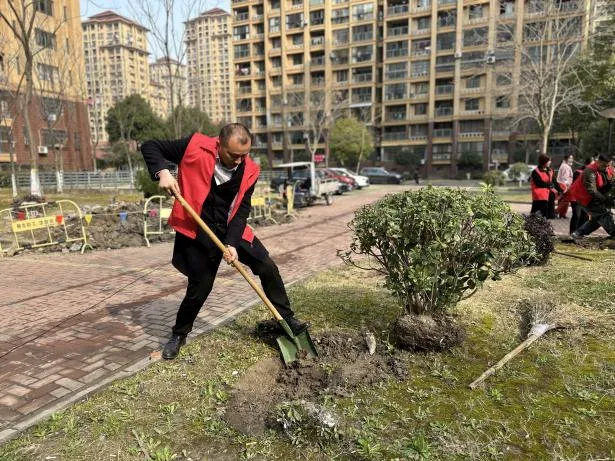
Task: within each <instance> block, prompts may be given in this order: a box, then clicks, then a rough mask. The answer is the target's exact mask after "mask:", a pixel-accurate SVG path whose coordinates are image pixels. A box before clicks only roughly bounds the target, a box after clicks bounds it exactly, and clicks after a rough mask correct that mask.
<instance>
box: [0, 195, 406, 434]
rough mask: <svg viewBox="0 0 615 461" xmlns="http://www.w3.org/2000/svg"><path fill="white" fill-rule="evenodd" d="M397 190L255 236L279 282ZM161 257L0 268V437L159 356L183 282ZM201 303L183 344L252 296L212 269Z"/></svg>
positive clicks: (152, 252) (42, 258)
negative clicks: (211, 283) (362, 211)
mask: <svg viewBox="0 0 615 461" xmlns="http://www.w3.org/2000/svg"><path fill="white" fill-rule="evenodd" d="M399 190H401V188H400V187H396V186H391V187H383V186H372V187H371V188H370V189H369V190H366V191H361V192H355V193H352V194H348V195H347V196H345V197H341V198H339V199H338V200H336V201H335V203H334V204H333V206H330V207H328V206H324V205H316V206H314V207H312V208H309V209H307V210H304V211H302V213H301V216H300V218H299V219H297V220H296V221H294V222H293V223H290V224H283V225H280V226H270V227H266V228H259V229H257V232H256V233H257V235H258V236H259V237H260V238H261V239H262V240H263V242H264V243H265V245H266V246H267V247H268V249H269V251H270V253H271V255H272V257H273V258H274V259H275V260H276V262H277V263H278V265H279V267H280V272H281V274H282V276H283V277H284V279H285V281H286V282H287V283H288V282H291V281H293V280H296V279H300V278H304V277H307V276H309V275H312V274H314V273H317V272H319V271H321V270H323V269H325V268H327V267H329V266H331V265H335V264H339V262H340V261H339V259H338V257H337V254H336V250H337V249H341V248H346V247H347V246H348V243H349V241H350V235H351V234H350V232H349V230H348V228H347V227H346V224H347V223H348V221H349V220H350V219H351V218H352V213H353V212H354V210H356V209H357V208H358V207H360V206H361V205H363V204H365V203H369V202H372V201H374V200H377V199H378V198H381V197H383V196H384V195H385V194H386V193H389V192H393V191H399ZM171 252H172V245H171V244H169V243H165V244H157V245H153V246H152V247H151V248H146V247H140V248H127V249H122V250H114V251H98V252H92V253H86V254H85V255H81V254H72V253H70V254H61V253H54V254H30V255H23V256H19V257H16V258H4V259H2V260H0V272H1V273H2V274H3V276H2V277H0V292H1V293H2V295H3V296H2V298H1V300H0V318H2V324H1V325H0V358H1V360H0V396H1V397H0V433H2V432H3V431H5V433H6V432H10V429H13V428H15V426H16V425H17V426H18V428H22V427H23V426H24V424H26V423H24V421H29V420H30V419H31V417H32V416H36V415H37V414H39V413H41V412H42V411H44V410H46V409H48V408H50V407H53V406H54V405H57V404H60V403H61V402H62V401H66V400H67V399H68V400H70V398H71V397H72V396H74V395H75V394H76V393H78V392H80V391H83V390H84V389H87V388H88V387H89V386H92V385H95V384H96V383H97V382H101V381H103V380H106V379H107V378H109V377H111V376H115V374H116V373H118V372H119V371H121V370H125V369H127V368H130V367H131V366H133V365H134V364H136V363H139V362H140V361H142V360H143V359H147V358H148V357H149V355H150V353H151V352H152V351H153V350H156V349H159V348H160V345H161V344H163V343H164V342H165V341H166V339H167V336H168V334H169V332H170V329H171V326H172V324H173V321H174V318H175V313H176V311H177V307H178V305H179V302H180V301H181V299H182V296H183V292H184V290H185V284H186V281H185V278H184V277H183V276H182V275H181V274H179V273H178V272H177V271H176V270H175V269H174V268H173V267H172V266H171V264H170V262H169V261H170V257H171ZM299 261H301V264H298V262H299ZM210 299H211V302H210V303H206V304H205V306H204V308H203V310H202V312H201V314H200V316H199V319H198V320H197V323H196V324H195V328H194V334H193V335H192V337H194V336H196V334H199V333H202V332H204V331H207V330H209V329H211V328H212V327H215V326H216V325H217V324H219V323H221V322H224V321H226V320H227V319H228V318H229V316H232V315H235V313H237V312H240V311H241V310H243V309H244V308H245V306H248V305H250V304H252V303H253V302H255V301H256V300H257V296H256V295H255V294H253V293H252V292H251V290H249V289H247V284H246V282H245V281H244V280H243V279H242V278H241V276H239V275H238V274H236V273H235V272H234V269H232V268H230V267H221V270H220V274H219V277H218V279H217V281H216V286H215V287H214V291H213V292H212V295H211V297H210ZM14 348H16V349H15V350H13V351H11V350H12V349H14ZM9 351H11V352H9ZM7 430H8V431H7Z"/></svg>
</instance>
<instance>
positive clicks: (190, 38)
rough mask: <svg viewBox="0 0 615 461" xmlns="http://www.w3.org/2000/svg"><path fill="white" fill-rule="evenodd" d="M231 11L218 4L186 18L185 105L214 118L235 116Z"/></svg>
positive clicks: (217, 119) (228, 119)
mask: <svg viewBox="0 0 615 461" xmlns="http://www.w3.org/2000/svg"><path fill="white" fill-rule="evenodd" d="M231 49H232V37H231V15H230V14H229V13H228V12H226V11H224V10H221V9H219V8H214V9H211V10H208V11H205V12H204V13H202V14H201V15H199V16H198V17H196V18H194V19H191V20H189V21H187V22H186V58H187V86H188V105H189V106H193V107H198V108H199V109H201V110H203V111H205V112H207V114H208V115H209V117H210V118H211V120H212V121H214V122H220V121H231V120H234V118H235V112H234V88H233V73H232V68H231V63H232V57H231V54H230V53H231Z"/></svg>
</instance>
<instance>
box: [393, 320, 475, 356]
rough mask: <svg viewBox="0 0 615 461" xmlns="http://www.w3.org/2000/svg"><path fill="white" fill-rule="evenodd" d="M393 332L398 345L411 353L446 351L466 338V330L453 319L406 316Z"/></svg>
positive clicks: (397, 321)
mask: <svg viewBox="0 0 615 461" xmlns="http://www.w3.org/2000/svg"><path fill="white" fill-rule="evenodd" d="M391 331H392V333H393V339H394V340H395V342H396V343H397V345H398V346H399V347H400V348H402V349H406V350H409V351H446V350H449V349H451V348H452V347H454V346H458V345H459V344H461V343H462V342H463V341H464V340H465V338H466V331H465V329H464V328H463V326H461V325H460V324H458V323H457V322H456V321H455V319H453V318H452V317H430V316H427V315H404V316H403V317H400V318H399V319H397V320H396V321H395V323H394V324H393V327H392V329H391Z"/></svg>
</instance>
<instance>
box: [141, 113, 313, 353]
mask: <svg viewBox="0 0 615 461" xmlns="http://www.w3.org/2000/svg"><path fill="white" fill-rule="evenodd" d="M251 145H252V135H251V134H250V131H249V130H248V129H247V128H246V127H245V126H244V125H242V124H240V123H231V124H228V125H226V126H224V127H223V128H222V130H220V135H219V137H218V138H212V137H209V136H205V135H203V134H201V133H194V134H193V135H191V136H189V137H187V138H185V139H180V140H176V141H160V140H151V141H147V142H145V143H144V144H143V146H142V147H141V152H142V154H143V158H144V159H145V163H146V164H147V168H148V170H149V173H150V175H151V177H152V179H154V180H158V181H159V183H160V187H161V188H162V189H164V190H166V191H167V192H170V193H177V194H179V193H181V194H183V196H184V198H185V199H186V201H187V202H188V204H189V205H191V206H192V208H194V209H195V210H197V212H199V210H200V216H201V218H202V219H203V221H205V223H206V224H207V225H208V226H209V227H210V228H211V229H212V231H213V232H214V233H215V234H216V236H217V237H218V238H219V239H220V240H221V241H222V242H223V243H224V244H225V245H226V248H227V251H226V252H225V253H222V252H221V251H220V249H218V247H216V245H215V244H214V242H213V241H212V240H211V239H210V238H209V237H208V236H207V235H206V234H205V233H204V232H203V231H202V230H201V228H200V227H198V226H197V224H196V222H195V221H194V220H193V219H192V218H191V217H190V215H189V214H188V212H187V211H186V210H185V209H184V208H183V207H182V205H181V204H180V203H179V201H176V202H175V204H174V205H173V210H172V212H171V216H170V217H169V225H171V226H172V227H173V228H174V229H175V231H176V235H175V246H174V247H173V260H172V263H173V265H174V266H175V268H176V269H177V270H179V271H180V272H181V273H182V274H184V275H185V276H186V277H188V288H187V290H186V295H185V297H184V300H183V301H182V303H181V304H180V306H179V310H178V311H177V318H176V320H175V326H174V327H173V330H172V334H171V338H170V339H169V341H168V342H167V344H166V345H165V346H164V350H163V352H162V357H163V358H165V359H174V358H175V357H177V355H178V354H179V350H180V348H181V347H182V346H183V345H184V344H185V343H186V336H187V335H188V333H190V331H191V330H192V325H193V323H194V321H195V319H196V317H197V315H198V313H199V311H200V309H201V307H202V306H203V304H204V303H205V300H206V299H207V296H208V295H209V293H210V292H211V290H212V287H213V283H214V280H215V278H216V273H217V271H218V267H219V266H220V262H221V260H222V259H224V260H225V261H226V262H227V263H228V264H231V263H232V262H233V261H235V260H239V262H241V263H243V264H245V265H247V266H248V267H249V268H250V269H251V270H252V272H253V273H254V274H255V275H258V276H259V277H260V280H261V285H262V287H263V290H264V292H265V294H266V295H267V297H268V298H269V299H270V300H271V302H272V303H273V305H274V306H275V307H276V308H277V310H278V312H279V313H280V314H281V315H282V317H283V318H284V319H285V320H286V321H287V322H288V324H289V326H290V328H291V329H292V331H293V332H294V333H295V334H299V333H301V332H302V331H304V330H306V329H307V328H308V326H309V325H308V324H307V323H304V322H301V321H300V320H298V319H297V318H295V317H294V314H293V311H292V310H291V307H290V301H289V299H288V296H287V294H286V289H285V287H284V282H283V281H282V277H281V276H280V273H279V271H278V267H277V266H276V264H275V263H274V262H273V260H272V259H271V258H270V257H269V253H268V252H267V249H266V248H265V247H264V245H263V244H262V243H261V242H260V240H258V239H257V238H256V237H255V236H254V234H253V232H252V229H251V228H250V226H248V225H247V224H246V221H247V219H248V216H249V215H250V209H251V198H252V193H253V192H254V187H255V185H256V182H257V180H258V175H259V168H258V166H257V165H256V164H255V163H254V162H253V161H252V160H251V159H250V157H249V153H250V147H251ZM169 162H171V163H174V164H176V165H178V180H176V179H175V178H174V177H173V175H172V174H171V172H170V171H169V169H168V163H169Z"/></svg>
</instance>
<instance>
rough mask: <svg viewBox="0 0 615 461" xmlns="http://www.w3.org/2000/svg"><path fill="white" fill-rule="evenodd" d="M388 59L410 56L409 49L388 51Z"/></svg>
mask: <svg viewBox="0 0 615 461" xmlns="http://www.w3.org/2000/svg"><path fill="white" fill-rule="evenodd" d="M386 56H387V58H401V57H405V56H408V48H396V49H393V50H387V52H386Z"/></svg>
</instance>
